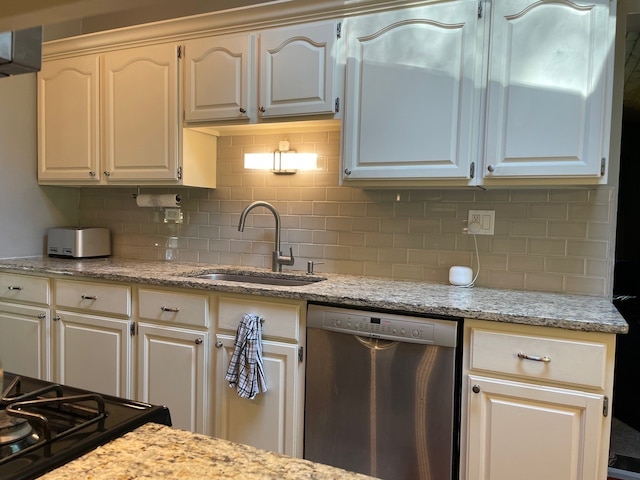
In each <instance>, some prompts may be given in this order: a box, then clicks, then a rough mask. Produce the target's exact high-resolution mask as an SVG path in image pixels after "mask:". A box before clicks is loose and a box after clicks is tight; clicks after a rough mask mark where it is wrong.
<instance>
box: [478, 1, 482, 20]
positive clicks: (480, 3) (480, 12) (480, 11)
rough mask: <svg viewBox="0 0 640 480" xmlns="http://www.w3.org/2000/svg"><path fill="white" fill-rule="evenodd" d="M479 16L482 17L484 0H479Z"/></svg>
mask: <svg viewBox="0 0 640 480" xmlns="http://www.w3.org/2000/svg"><path fill="white" fill-rule="evenodd" d="M478 18H482V0H478Z"/></svg>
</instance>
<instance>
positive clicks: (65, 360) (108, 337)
mask: <svg viewBox="0 0 640 480" xmlns="http://www.w3.org/2000/svg"><path fill="white" fill-rule="evenodd" d="M53 320H54V321H53V322H52V323H53V342H54V344H53V348H54V352H55V353H54V358H55V373H54V380H55V381H57V382H60V383H64V384H67V385H72V386H74V387H79V388H84V389H86V390H91V391H94V392H98V393H105V394H109V395H116V396H118V397H126V398H129V397H130V396H131V394H130V383H131V335H130V323H129V321H128V320H119V319H113V318H107V317H98V316H94V315H87V314H84V315H83V314H79V313H71V312H63V311H58V312H56V315H55V316H54V317H53Z"/></svg>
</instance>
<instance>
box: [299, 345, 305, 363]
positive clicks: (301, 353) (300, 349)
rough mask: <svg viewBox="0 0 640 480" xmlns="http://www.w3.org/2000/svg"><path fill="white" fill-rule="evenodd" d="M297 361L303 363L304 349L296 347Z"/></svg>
mask: <svg viewBox="0 0 640 480" xmlns="http://www.w3.org/2000/svg"><path fill="white" fill-rule="evenodd" d="M298 361H299V362H304V347H298Z"/></svg>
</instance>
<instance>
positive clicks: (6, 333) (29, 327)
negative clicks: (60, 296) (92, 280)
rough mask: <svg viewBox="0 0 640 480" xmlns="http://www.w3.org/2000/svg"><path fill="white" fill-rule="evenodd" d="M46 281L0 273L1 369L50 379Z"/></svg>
mask: <svg viewBox="0 0 640 480" xmlns="http://www.w3.org/2000/svg"><path fill="white" fill-rule="evenodd" d="M50 303H51V285H50V282H49V278H47V277H40V276H35V275H22V274H17V273H8V272H2V273H0V368H4V369H5V370H7V371H9V372H12V373H16V374H19V375H27V376H29V377H36V378H41V379H43V380H49V378H50V375H51V370H50V369H51V362H50V361H49V359H50V342H49V322H50V316H51V310H50V307H49V305H50Z"/></svg>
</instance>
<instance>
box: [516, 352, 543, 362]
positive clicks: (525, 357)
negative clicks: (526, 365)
mask: <svg viewBox="0 0 640 480" xmlns="http://www.w3.org/2000/svg"><path fill="white" fill-rule="evenodd" d="M518 358H522V359H523V360H533V361H535V362H544V363H550V362H551V358H550V357H549V356H547V355H545V356H544V357H539V356H537V355H527V354H526V353H524V352H519V353H518Z"/></svg>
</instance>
